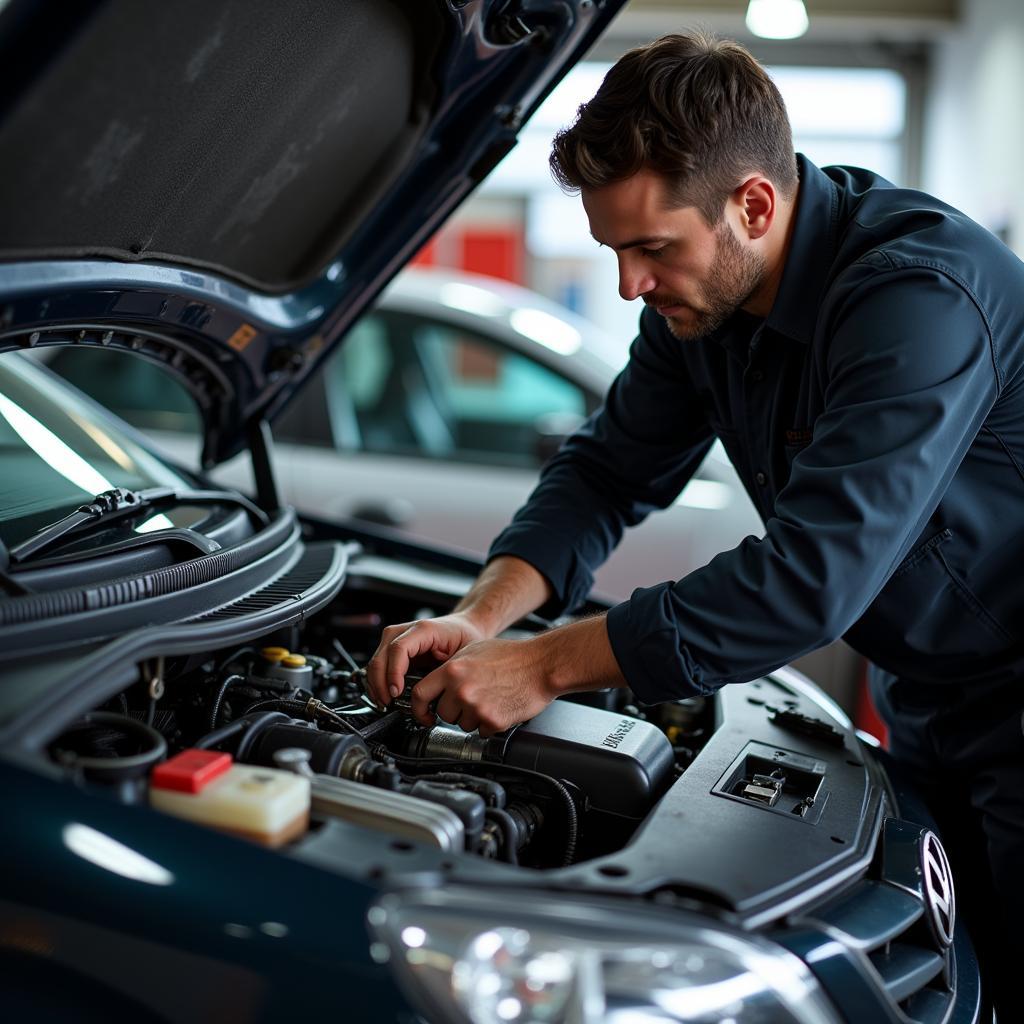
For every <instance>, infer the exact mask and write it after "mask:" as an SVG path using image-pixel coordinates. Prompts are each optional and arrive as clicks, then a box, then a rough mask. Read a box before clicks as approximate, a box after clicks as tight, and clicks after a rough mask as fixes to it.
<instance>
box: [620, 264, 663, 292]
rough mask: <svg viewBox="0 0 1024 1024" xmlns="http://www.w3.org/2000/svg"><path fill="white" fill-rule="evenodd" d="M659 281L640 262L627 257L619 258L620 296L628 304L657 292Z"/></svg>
mask: <svg viewBox="0 0 1024 1024" xmlns="http://www.w3.org/2000/svg"><path fill="white" fill-rule="evenodd" d="M656 285H657V281H656V280H655V278H654V275H653V274H652V273H651V272H650V270H648V269H646V268H645V267H644V266H643V265H642V264H640V263H639V261H637V260H634V259H631V258H629V257H628V256H626V255H625V254H623V255H620V256H619V295H621V296H622V297H623V298H624V299H625V300H626V301H627V302H632V301H633V299H635V298H638V297H639V296H641V295H646V294H647V293H648V292H652V291H654V290H655V287H656Z"/></svg>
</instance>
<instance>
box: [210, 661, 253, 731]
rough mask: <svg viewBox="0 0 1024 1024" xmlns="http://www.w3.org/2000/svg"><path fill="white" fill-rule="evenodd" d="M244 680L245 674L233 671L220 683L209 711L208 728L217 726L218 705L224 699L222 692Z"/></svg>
mask: <svg viewBox="0 0 1024 1024" xmlns="http://www.w3.org/2000/svg"><path fill="white" fill-rule="evenodd" d="M245 681H246V679H245V676H240V675H238V673H237V672H236V673H234V674H233V675H230V676H228V677H227V679H225V680H224V682H223V683H221V685H220V689H219V690H218V691H217V696H216V697H215V698H214V700H213V710H212V711H211V712H210V728H211V729H216V728H217V716H218V715H219V714H220V706H221V703H222V702H223V700H224V694H225V693H227V692H228V689H229V688H230V687H232V686H234V685H235V683H244V682H245Z"/></svg>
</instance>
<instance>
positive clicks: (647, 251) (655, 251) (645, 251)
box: [640, 247, 664, 259]
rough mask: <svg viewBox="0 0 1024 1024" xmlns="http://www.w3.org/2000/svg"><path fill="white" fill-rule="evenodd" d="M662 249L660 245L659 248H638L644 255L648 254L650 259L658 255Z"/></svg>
mask: <svg viewBox="0 0 1024 1024" xmlns="http://www.w3.org/2000/svg"><path fill="white" fill-rule="evenodd" d="M663 251H664V247H662V248H661V249H641V250H640V252H641V253H643V255H644V256H649V257H650V258H651V259H654V258H655V257H656V256H660V255H661V254H662V252H663Z"/></svg>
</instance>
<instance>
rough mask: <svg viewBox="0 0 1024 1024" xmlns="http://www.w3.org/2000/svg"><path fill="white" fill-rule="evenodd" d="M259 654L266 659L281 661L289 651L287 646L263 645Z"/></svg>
mask: <svg viewBox="0 0 1024 1024" xmlns="http://www.w3.org/2000/svg"><path fill="white" fill-rule="evenodd" d="M260 654H261V655H262V656H263V657H264V658H266V659H267V661H281V659H282V658H287V657H288V655H289V651H288V648H287V647H264V648H263V650H261V651H260Z"/></svg>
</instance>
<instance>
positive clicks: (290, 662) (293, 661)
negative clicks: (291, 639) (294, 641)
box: [281, 654, 306, 668]
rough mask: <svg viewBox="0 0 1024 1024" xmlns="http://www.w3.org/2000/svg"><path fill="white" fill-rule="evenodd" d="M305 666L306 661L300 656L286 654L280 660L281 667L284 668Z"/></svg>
mask: <svg viewBox="0 0 1024 1024" xmlns="http://www.w3.org/2000/svg"><path fill="white" fill-rule="evenodd" d="M305 664H306V659H305V658H304V657H303V656H302V655H301V654H286V655H285V656H284V657H283V658H282V659H281V665H282V666H283V667H284V668H302V666H303V665H305Z"/></svg>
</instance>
